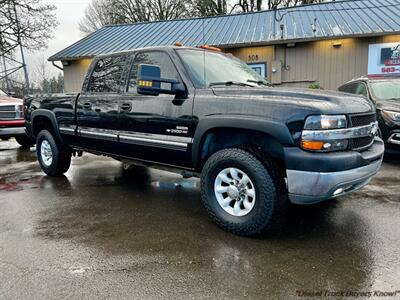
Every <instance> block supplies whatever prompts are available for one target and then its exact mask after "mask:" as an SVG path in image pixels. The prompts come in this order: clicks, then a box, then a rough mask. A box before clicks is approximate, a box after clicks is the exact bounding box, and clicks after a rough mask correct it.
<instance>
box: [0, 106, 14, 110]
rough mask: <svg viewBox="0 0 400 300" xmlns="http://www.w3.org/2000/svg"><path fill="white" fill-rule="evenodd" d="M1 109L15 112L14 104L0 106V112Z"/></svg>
mask: <svg viewBox="0 0 400 300" xmlns="http://www.w3.org/2000/svg"><path fill="white" fill-rule="evenodd" d="M2 111H13V112H15V105H4V106H0V112H2Z"/></svg>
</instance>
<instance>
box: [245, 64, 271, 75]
mask: <svg viewBox="0 0 400 300" xmlns="http://www.w3.org/2000/svg"><path fill="white" fill-rule="evenodd" d="M248 65H249V66H250V68H252V69H253V70H254V71H256V72H257V73H258V75H260V76H261V77H263V78H265V79H267V72H266V70H267V64H266V63H256V64H253V63H250V64H248Z"/></svg>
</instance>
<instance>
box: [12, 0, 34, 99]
mask: <svg viewBox="0 0 400 300" xmlns="http://www.w3.org/2000/svg"><path fill="white" fill-rule="evenodd" d="M13 6H14V14H15V23H16V25H17V42H18V44H19V48H20V51H21V60H22V68H23V69H24V74H25V92H26V93H27V94H28V93H29V87H30V85H29V77H28V69H27V66H26V63H25V55H24V48H23V47H22V42H21V32H20V27H19V21H18V13H17V8H16V5H15V2H14V1H13Z"/></svg>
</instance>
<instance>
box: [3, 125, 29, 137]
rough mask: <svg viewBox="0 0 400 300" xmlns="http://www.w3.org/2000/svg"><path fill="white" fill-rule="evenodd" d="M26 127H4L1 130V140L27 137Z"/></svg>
mask: <svg viewBox="0 0 400 300" xmlns="http://www.w3.org/2000/svg"><path fill="white" fill-rule="evenodd" d="M25 134H26V133H25V127H4V128H0V138H9V137H15V136H19V135H25Z"/></svg>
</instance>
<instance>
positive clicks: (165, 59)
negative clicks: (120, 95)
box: [128, 51, 180, 93]
mask: <svg viewBox="0 0 400 300" xmlns="http://www.w3.org/2000/svg"><path fill="white" fill-rule="evenodd" d="M140 64H147V65H157V66H159V67H160V69H161V78H168V79H176V80H180V78H179V74H178V71H177V70H176V68H175V66H174V64H173V62H172V60H171V58H170V57H169V55H168V54H166V53H164V52H159V51H151V52H140V53H138V54H136V56H135V59H134V60H133V65H132V68H131V72H130V75H129V84H128V92H131V93H132V92H133V93H135V92H136V80H137V75H138V69H139V65H140ZM161 87H162V86H161Z"/></svg>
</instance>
